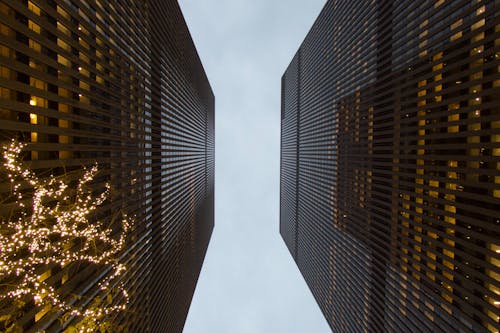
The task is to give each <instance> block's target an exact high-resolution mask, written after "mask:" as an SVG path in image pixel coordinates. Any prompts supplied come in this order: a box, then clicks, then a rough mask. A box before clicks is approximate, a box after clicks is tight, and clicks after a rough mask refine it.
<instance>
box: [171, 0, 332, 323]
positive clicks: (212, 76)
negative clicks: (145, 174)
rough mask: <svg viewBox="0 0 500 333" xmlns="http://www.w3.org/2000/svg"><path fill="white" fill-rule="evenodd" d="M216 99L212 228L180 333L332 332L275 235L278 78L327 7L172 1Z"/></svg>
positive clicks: (294, 2)
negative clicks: (321, 12)
mask: <svg viewBox="0 0 500 333" xmlns="http://www.w3.org/2000/svg"><path fill="white" fill-rule="evenodd" d="M179 3H180V5H181V8H182V10H183V13H184V17H185V19H186V21H187V23H188V26H189V29H190V31H191V35H192V37H193V40H194V42H195V44H196V47H197V49H198V53H199V54H200V58H201V60H202V62H203V65H204V67H205V71H206V72H207V75H208V78H209V80H210V84H211V85H212V89H213V91H214V94H215V99H216V106H215V112H216V126H215V127H216V146H215V147H216V148H215V149H216V159H215V161H216V162H215V163H216V179H215V189H216V191H215V229H214V233H213V235H212V240H211V242H210V246H209V248H208V252H207V256H206V258H205V263H204V265H203V268H202V271H201V276H200V280H199V282H198V286H197V289H196V293H195V296H194V298H193V302H192V305H191V309H190V312H189V315H188V319H187V322H186V326H185V329H184V333H247V332H248V333H261V332H263V333H265V332H278V333H280V332H286V333H299V332H300V333H303V332H311V333H323V332H330V329H329V328H328V326H327V323H326V321H325V319H324V317H323V315H322V314H321V311H320V310H319V307H318V306H317V304H316V302H315V301H314V298H313V296H312V294H311V292H310V291H309V289H308V287H307V285H306V284H305V282H304V279H303V278H302V275H301V274H300V272H299V270H298V269H297V267H296V265H295V263H294V262H293V260H292V257H291V255H290V254H289V252H288V250H287V248H286V246H285V244H284V242H283V240H282V239H281V236H280V235H279V165H280V100H281V97H280V94H281V88H280V86H281V76H282V74H283V72H284V71H285V69H286V67H287V66H288V64H289V63H290V61H291V60H292V57H293V56H294V54H295V53H296V52H297V49H298V48H299V46H300V44H301V42H302V41H303V39H304V38H305V36H306V34H307V32H308V31H309V29H310V28H311V26H312V24H313V23H314V20H315V19H316V17H317V16H318V14H319V12H320V11H321V8H322V7H323V6H324V4H325V3H326V1H325V0H179Z"/></svg>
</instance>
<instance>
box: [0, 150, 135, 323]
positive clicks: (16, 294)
mask: <svg viewBox="0 0 500 333" xmlns="http://www.w3.org/2000/svg"><path fill="white" fill-rule="evenodd" d="M23 148H24V144H22V143H19V142H17V141H15V140H13V141H12V142H11V143H10V144H9V145H6V146H4V147H3V150H4V151H3V158H4V160H5V163H4V167H5V170H6V171H7V178H8V181H9V182H10V186H11V191H12V198H13V201H14V203H15V206H16V208H14V209H13V212H12V214H10V216H9V217H4V216H2V220H1V223H0V330H5V331H9V330H10V331H12V332H15V331H18V330H19V329H22V328H21V327H19V324H18V323H17V319H18V318H19V317H20V316H21V315H22V312H23V309H24V308H25V307H26V305H27V304H30V303H31V304H32V305H34V306H35V307H37V308H39V309H49V311H54V312H58V313H64V314H65V315H64V318H66V319H69V318H75V319H76V321H79V324H77V327H78V331H80V332H82V331H83V332H94V331H95V330H96V328H98V327H101V328H102V327H104V326H99V325H100V324H99V322H100V321H101V319H102V318H103V317H104V316H106V315H108V314H111V313H112V312H116V311H121V310H124V309H125V307H126V305H125V304H126V303H127V302H128V295H127V292H126V290H124V289H123V285H121V284H120V282H118V284H117V282H116V281H117V280H120V279H119V276H120V275H121V274H123V272H124V271H125V269H126V267H125V265H124V264H122V263H120V262H119V260H118V258H119V255H120V254H121V253H122V251H123V249H124V247H125V244H126V238H127V234H128V232H129V230H130V228H131V222H130V221H129V219H128V218H127V216H126V215H125V214H123V216H122V220H121V230H117V231H116V230H113V223H109V221H108V222H107V223H105V222H102V221H99V220H95V219H93V218H90V216H91V215H93V214H94V213H95V211H96V210H97V209H98V207H99V206H101V205H102V204H103V203H104V202H105V201H106V200H107V199H108V196H109V191H110V185H109V183H107V184H106V187H105V189H104V190H101V192H100V193H98V194H97V195H95V194H94V193H95V191H94V190H93V189H92V186H91V185H92V182H93V180H94V178H95V176H96V174H97V173H98V166H97V164H95V165H94V166H92V167H90V168H84V169H83V172H82V173H81V174H82V177H81V178H80V179H78V180H77V181H76V184H75V185H76V186H70V185H72V183H71V181H70V180H69V179H68V177H64V176H63V177H53V176H51V177H48V178H41V177H38V176H37V174H36V173H35V172H33V171H32V170H30V169H29V168H27V167H26V166H25V165H24V164H23V163H22V161H21V160H20V154H21V152H22V149H23ZM115 229H116V227H115ZM116 233H119V235H118V236H116V235H115V234H116ZM69 265H96V266H97V267H99V268H101V269H107V270H109V273H108V274H107V275H106V277H105V278H103V279H102V280H101V281H100V282H99V289H100V290H101V293H100V294H101V295H108V296H107V297H94V298H92V299H88V300H86V301H82V299H81V296H79V295H74V294H73V295H62V294H61V293H60V292H59V288H56V287H54V285H53V283H52V284H51V283H49V282H48V280H49V279H47V278H46V276H44V273H46V272H47V270H48V269H53V268H56V269H65V268H67V267H68V266H69ZM117 293H118V294H119V295H121V298H122V301H121V302H118V304H115V303H113V298H112V297H111V296H113V295H116V294H117ZM82 304H83V305H82Z"/></svg>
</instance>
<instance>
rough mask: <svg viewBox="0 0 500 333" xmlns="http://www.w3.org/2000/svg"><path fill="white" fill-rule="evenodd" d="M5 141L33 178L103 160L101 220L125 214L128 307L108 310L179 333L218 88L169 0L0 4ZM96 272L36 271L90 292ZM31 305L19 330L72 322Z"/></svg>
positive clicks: (197, 248)
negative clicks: (106, 188)
mask: <svg viewBox="0 0 500 333" xmlns="http://www.w3.org/2000/svg"><path fill="white" fill-rule="evenodd" d="M11 138H17V139H18V140H20V141H23V142H26V143H28V145H27V148H26V149H27V151H28V155H27V156H26V160H27V161H29V164H30V166H31V167H32V168H33V169H34V170H35V172H37V173H39V174H41V175H43V174H45V175H48V174H49V172H50V173H53V174H54V175H60V174H64V173H69V174H71V172H73V171H76V170H80V169H81V167H82V166H86V165H92V164H93V163H95V162H97V163H98V164H99V168H100V170H101V171H100V173H99V175H98V179H96V185H95V186H97V187H99V186H101V187H102V185H103V184H104V183H105V182H110V184H111V188H112V192H111V200H108V201H107V203H106V205H105V206H104V207H102V209H101V210H100V211H99V217H100V218H102V219H109V220H110V221H111V220H112V219H113V216H115V215H116V212H119V211H125V212H126V213H127V214H128V216H131V217H132V216H133V219H134V221H135V225H134V226H135V229H134V230H133V232H132V235H131V241H130V244H129V246H128V248H127V252H126V253H124V254H123V258H122V260H123V262H125V263H126V264H127V267H128V269H127V272H126V273H125V274H124V275H123V281H124V282H125V285H126V287H127V290H128V292H129V294H130V304H129V305H128V307H127V310H126V311H125V312H124V313H119V314H116V315H115V317H113V318H107V319H108V320H110V321H111V322H112V323H113V325H114V326H113V327H115V328H120V329H126V330H128V331H130V332H141V331H145V332H181V331H182V328H183V326H184V322H185V319H186V316H187V311H188V308H189V305H190V302H191V298H192V295H193V292H194V288H195V285H196V281H197V279H198V275H199V272H200V268H201V265H202V263H203V259H204V256H205V252H206V249H207V246H208V243H209V239H210V235H211V232H212V229H213V223H214V221H213V218H214V213H213V202H214V143H215V141H214V96H213V93H212V90H211V87H210V84H209V82H208V80H207V77H206V75H205V72H204V69H203V66H202V64H201V62H200V59H199V57H198V54H197V52H196V49H195V46H194V44H193V41H192V39H191V37H190V34H189V31H188V28H187V26H186V23H185V21H184V19H183V16H182V13H181V10H180V8H179V5H178V3H177V1H174V0H119V1H103V0H79V1H74V0H29V1H28V0H15V1H9V0H0V140H2V141H3V142H4V141H5V140H9V139H11ZM0 185H1V186H0V195H1V196H2V198H4V197H6V196H8V195H9V188H8V186H6V185H7V184H6V183H3V184H0ZM9 209H10V207H7V206H6V205H3V206H2V214H5V213H6V212H8V211H9ZM3 216H5V215H3ZM105 274H106V272H105V271H102V270H95V269H90V268H88V267H80V266H79V267H76V266H72V265H68V266H67V267H64V268H63V269H61V270H52V269H51V268H50V267H47V271H46V272H45V273H44V274H43V279H50V280H51V281H52V282H51V283H52V284H53V285H54V286H55V287H56V288H59V290H63V292H64V293H71V294H78V295H82V296H85V297H90V298H92V297H94V296H96V295H98V292H97V291H96V288H97V283H98V282H99V280H100V279H101V278H102V277H103V275H105ZM117 301H119V300H117ZM33 309H34V308H30V307H29V305H28V306H27V308H26V311H25V314H24V316H23V317H22V318H18V321H19V322H20V323H21V324H22V326H23V327H24V329H25V330H33V331H36V330H40V329H46V330H47V331H49V332H55V331H59V330H61V329H62V328H64V325H66V324H67V323H68V321H69V320H70V319H71V318H68V317H62V315H63V314H60V313H59V314H58V313H54V312H52V311H50V309H42V310H41V311H39V312H36V311H34V310H33ZM61 318H64V319H61ZM58 319H59V320H58ZM0 330H1V329H0Z"/></svg>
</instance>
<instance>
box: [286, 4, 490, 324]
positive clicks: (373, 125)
mask: <svg viewBox="0 0 500 333" xmlns="http://www.w3.org/2000/svg"><path fill="white" fill-rule="evenodd" d="M499 13H500V7H499V3H498V1H494V0H485V1H481V0H474V1H471V0H456V1H445V0H437V1H436V0H432V1H431V0H429V1H403V0H374V1H348V0H330V1H328V2H327V3H326V5H325V7H324V9H323V10H322V12H321V14H320V16H319V18H318V19H317V21H316V22H315V24H314V25H313V27H312V29H311V31H310V32H309V34H308V35H307V37H306V39H305V40H304V42H303V44H302V45H301V47H300V49H299V51H298V52H297V54H296V55H295V57H294V58H293V60H292V62H291V64H290V65H289V67H288V69H287V70H286V72H285V74H284V75H283V78H282V110H281V119H282V124H281V199H280V200H281V202H280V233H281V235H282V236H283V239H284V240H285V243H286V244H287V246H288V248H289V250H290V252H291V254H292V256H293V258H294V259H295V261H296V263H297V265H298V267H299V269H300V270H301V272H302V274H303V276H304V278H305V280H306V282H307V283H308V285H309V287H310V289H311V291H312V293H313V295H314V297H315V298H316V300H317V302H318V304H319V306H320V308H321V309H322V311H323V313H324V315H325V317H326V319H327V321H328V323H329V324H330V326H331V328H332V330H333V331H334V332H437V331H444V332H498V331H499V330H500V324H499V314H500V309H499V308H500V15H499Z"/></svg>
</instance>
